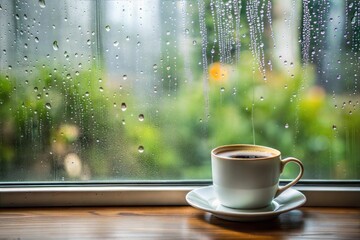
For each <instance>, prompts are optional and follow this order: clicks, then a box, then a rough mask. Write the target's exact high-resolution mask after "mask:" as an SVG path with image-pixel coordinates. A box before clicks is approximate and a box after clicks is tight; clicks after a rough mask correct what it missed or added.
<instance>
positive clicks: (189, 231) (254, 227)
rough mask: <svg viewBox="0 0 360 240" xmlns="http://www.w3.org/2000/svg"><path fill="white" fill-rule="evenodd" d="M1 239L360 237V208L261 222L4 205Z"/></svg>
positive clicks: (181, 213)
mask: <svg viewBox="0 0 360 240" xmlns="http://www.w3.org/2000/svg"><path fill="white" fill-rule="evenodd" d="M0 239H360V209H359V208H307V207H304V208H300V209H298V210H293V211H291V212H288V213H284V214H282V215H280V216H279V217H277V218H275V219H272V220H269V221H263V222H255V223H239V222H230V221H225V220H221V219H218V218H216V217H214V216H212V215H211V214H209V213H204V212H202V211H200V210H197V209H194V208H192V207H188V206H179V207H96V208H13V209H0Z"/></svg>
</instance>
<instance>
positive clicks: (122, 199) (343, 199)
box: [0, 180, 360, 208]
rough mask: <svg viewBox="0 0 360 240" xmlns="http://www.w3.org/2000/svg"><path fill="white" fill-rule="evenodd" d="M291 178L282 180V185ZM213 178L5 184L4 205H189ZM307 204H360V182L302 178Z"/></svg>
mask: <svg viewBox="0 0 360 240" xmlns="http://www.w3.org/2000/svg"><path fill="white" fill-rule="evenodd" d="M286 183H287V181H285V180H282V181H280V185H284V184H286ZM211 184H212V183H211V181H208V180H204V181H153V182H146V181H144V182H130V181H128V182H84V183H79V182H67V183H62V182H57V183H50V182H41V183H31V182H28V183H2V184H1V185H0V208H3V207H81V206H145V205H146V206H155V205H158V206H159V205H163V206H171V205H187V202H186V200H185V196H186V194H187V193H188V192H189V191H191V190H193V189H196V188H198V187H204V186H208V185H211ZM294 189H296V190H298V191H300V192H302V193H303V194H304V195H305V196H306V198H307V201H306V203H305V206H311V207H315V206H319V207H360V181H358V180H354V181H323V180H315V181H314V180H302V181H300V182H299V183H298V184H296V185H295V186H294Z"/></svg>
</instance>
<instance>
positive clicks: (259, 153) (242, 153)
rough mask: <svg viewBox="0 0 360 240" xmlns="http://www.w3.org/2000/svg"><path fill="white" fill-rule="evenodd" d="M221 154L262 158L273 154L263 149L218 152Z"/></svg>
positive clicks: (235, 157) (228, 156)
mask: <svg viewBox="0 0 360 240" xmlns="http://www.w3.org/2000/svg"><path fill="white" fill-rule="evenodd" d="M218 155H219V156H222V157H226V158H234V159H261V158H268V157H272V156H273V154H271V153H269V152H262V151H226V152H221V153H218Z"/></svg>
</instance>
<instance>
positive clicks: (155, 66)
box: [153, 64, 158, 72]
mask: <svg viewBox="0 0 360 240" xmlns="http://www.w3.org/2000/svg"><path fill="white" fill-rule="evenodd" d="M153 69H154V72H157V69H158V66H157V65H156V64H154V65H153Z"/></svg>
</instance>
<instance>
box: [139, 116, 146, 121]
mask: <svg viewBox="0 0 360 240" xmlns="http://www.w3.org/2000/svg"><path fill="white" fill-rule="evenodd" d="M144 119H145V117H144V114H139V121H140V122H142V121H144Z"/></svg>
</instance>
